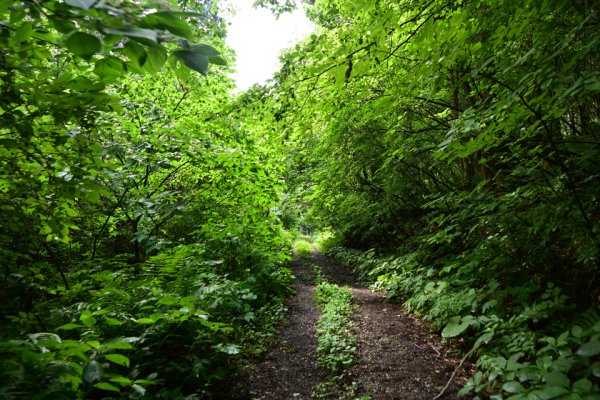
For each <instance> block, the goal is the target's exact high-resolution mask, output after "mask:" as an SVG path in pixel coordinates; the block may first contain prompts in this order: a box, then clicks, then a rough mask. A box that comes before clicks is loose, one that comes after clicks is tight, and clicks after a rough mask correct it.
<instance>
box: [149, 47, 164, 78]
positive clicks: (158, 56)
mask: <svg viewBox="0 0 600 400" xmlns="http://www.w3.org/2000/svg"><path fill="white" fill-rule="evenodd" d="M147 55H148V57H147V58H146V62H145V63H144V70H145V71H146V72H149V73H151V74H153V73H156V72H158V71H160V69H161V68H162V67H163V65H165V62H166V61H167V51H166V50H165V49H164V48H162V47H159V48H155V47H149V48H148V49H147Z"/></svg>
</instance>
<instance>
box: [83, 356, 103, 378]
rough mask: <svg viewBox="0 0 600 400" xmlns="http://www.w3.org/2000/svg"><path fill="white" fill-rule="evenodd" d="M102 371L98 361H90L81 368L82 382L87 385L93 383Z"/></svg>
mask: <svg viewBox="0 0 600 400" xmlns="http://www.w3.org/2000/svg"><path fill="white" fill-rule="evenodd" d="M103 372H104V369H103V368H102V365H100V363H99V362H98V361H95V360H92V361H90V362H89V363H87V365H86V366H85V368H83V380H84V381H86V382H87V383H94V382H95V381H97V380H98V379H100V377H101V376H102V373H103Z"/></svg>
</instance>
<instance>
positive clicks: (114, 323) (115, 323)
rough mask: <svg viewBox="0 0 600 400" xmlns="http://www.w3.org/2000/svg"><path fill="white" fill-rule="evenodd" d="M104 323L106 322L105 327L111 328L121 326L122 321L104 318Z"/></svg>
mask: <svg viewBox="0 0 600 400" xmlns="http://www.w3.org/2000/svg"><path fill="white" fill-rule="evenodd" d="M105 321H106V324H107V325H111V326H119V325H123V322H122V321H119V320H118V319H115V318H110V317H105Z"/></svg>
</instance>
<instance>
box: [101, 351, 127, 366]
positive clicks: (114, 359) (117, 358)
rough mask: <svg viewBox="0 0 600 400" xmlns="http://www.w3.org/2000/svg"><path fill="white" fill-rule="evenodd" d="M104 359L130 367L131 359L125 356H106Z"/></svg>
mask: <svg viewBox="0 0 600 400" xmlns="http://www.w3.org/2000/svg"><path fill="white" fill-rule="evenodd" d="M104 357H105V358H106V359H107V360H108V361H110V362H112V363H115V364H117V365H121V366H123V367H129V358H128V357H126V356H124V355H123V354H116V353H115V354H106V355H104Z"/></svg>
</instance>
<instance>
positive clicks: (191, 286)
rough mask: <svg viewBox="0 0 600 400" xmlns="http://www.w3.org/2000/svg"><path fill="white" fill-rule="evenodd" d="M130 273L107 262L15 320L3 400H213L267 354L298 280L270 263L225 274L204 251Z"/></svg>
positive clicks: (196, 248)
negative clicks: (220, 387)
mask: <svg viewBox="0 0 600 400" xmlns="http://www.w3.org/2000/svg"><path fill="white" fill-rule="evenodd" d="M122 267H123V266H122V265H120V264H119V262H118V261H117V260H106V261H102V262H100V261H98V262H96V265H95V266H90V267H89V268H88V269H87V271H88V273H86V274H85V275H84V274H80V275H77V276H75V275H70V276H68V278H69V279H70V280H72V281H77V282H78V283H77V284H76V285H73V286H72V287H71V288H70V290H68V291H65V293H63V295H62V297H61V298H60V299H58V298H57V299H49V300H48V301H47V302H45V303H41V304H39V305H38V306H37V307H36V309H35V310H32V312H20V313H19V314H18V315H15V316H13V317H10V318H11V327H12V328H13V329H14V331H13V332H12V333H11V334H10V335H9V334H7V332H6V331H5V332H4V333H5V335H6V336H5V337H4V338H3V341H1V342H0V398H6V399H13V398H15V399H16V398H25V397H29V398H32V399H46V398H48V399H50V398H51V399H74V398H86V399H94V398H103V399H108V398H127V399H138V398H139V399H141V398H161V399H183V398H186V399H187V398H198V397H197V396H200V398H202V397H203V396H210V393H211V391H212V388H213V387H214V386H215V385H217V384H219V383H220V382H223V381H224V380H226V378H227V377H228V376H229V375H230V373H231V372H232V371H233V370H235V369H236V368H237V366H238V365H240V363H241V360H242V359H246V358H248V357H249V356H252V355H255V354H257V353H260V352H261V351H264V350H265V347H266V343H267V342H268V341H269V340H270V338H271V337H272V336H273V335H274V334H275V332H276V325H277V323H278V322H279V321H280V319H281V317H282V315H283V313H284V310H285V307H284V304H283V300H282V298H283V296H284V295H285V294H286V293H288V291H289V287H290V284H291V279H292V277H291V274H290V271H289V270H287V269H286V268H283V267H281V266H280V265H276V264H272V263H269V262H268V260H266V259H265V260H262V261H261V262H257V263H256V264H255V265H254V266H249V268H248V270H247V271H246V273H244V274H239V273H238V274H234V273H226V272H224V271H227V266H226V265H224V263H223V261H221V260H211V259H210V258H207V254H206V253H205V249H204V248H203V247H202V246H200V245H188V246H179V247H177V248H174V249H172V250H170V251H166V252H163V253H161V254H160V255H158V256H155V257H152V258H150V259H149V260H148V261H147V262H146V263H145V264H144V265H143V267H142V268H141V273H140V275H139V276H137V277H133V276H132V275H131V274H129V273H128V272H126V271H124V270H122V269H121V268H122ZM40 316H42V317H40ZM41 318H43V320H42V319H41ZM21 332H35V333H26V334H21ZM11 337H12V339H11ZM17 338H18V339H17ZM186 396H187V397H186ZM189 396H192V397H189ZM194 396H196V397H194Z"/></svg>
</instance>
